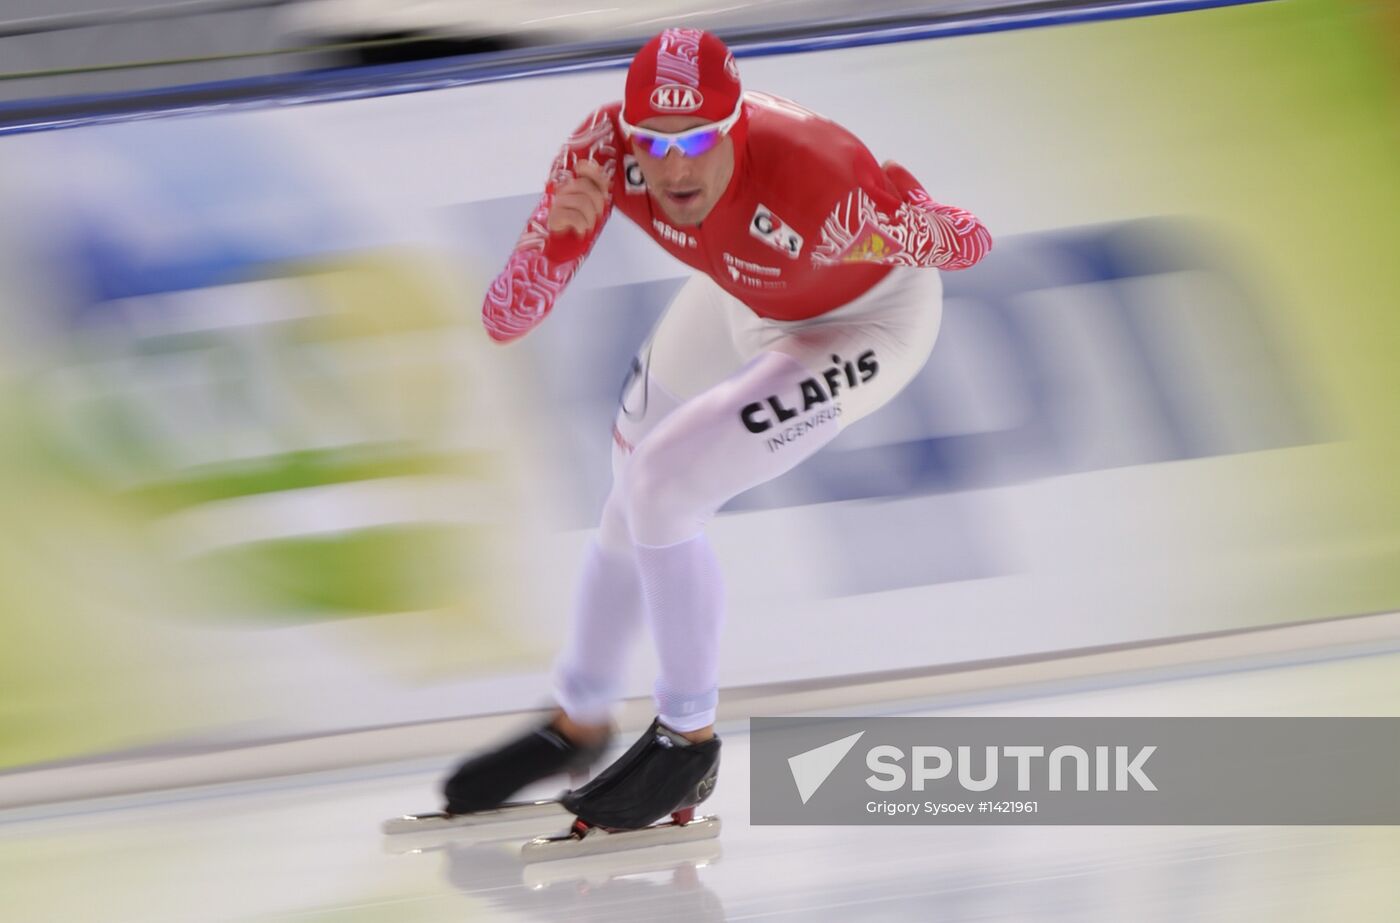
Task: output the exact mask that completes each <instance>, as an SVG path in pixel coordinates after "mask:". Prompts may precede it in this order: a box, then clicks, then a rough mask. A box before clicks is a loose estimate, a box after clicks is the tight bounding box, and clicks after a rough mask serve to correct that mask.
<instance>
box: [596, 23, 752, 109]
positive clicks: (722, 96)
mask: <svg viewBox="0 0 1400 923" xmlns="http://www.w3.org/2000/svg"><path fill="white" fill-rule="evenodd" d="M739 94H740V87H739V68H738V66H737V65H736V64H735V63H734V55H732V54H730V53H729V49H728V48H727V47H725V44H724V42H722V41H720V40H719V38H718V37H717V36H715V35H713V34H711V33H709V32H704V31H702V30H700V29H667V30H666V31H665V32H662V33H661V34H660V35H658V36H656V37H655V38H653V39H652V40H651V41H649V42H647V43H646V44H645V45H643V46H642V50H641V51H639V52H637V56H636V57H635V58H633V59H632V66H631V67H629V68H628V69H627V97H626V102H625V103H624V104H623V108H622V117H623V118H624V119H626V120H627V122H628V123H629V124H631V125H638V124H641V123H642V122H643V121H645V120H646V119H649V118H652V117H654V116H661V115H694V116H699V117H700V118H702V119H706V120H708V121H711V122H718V121H720V120H721V119H724V118H728V117H729V115H730V114H731V113H733V112H734V107H735V106H737V105H738V104H739Z"/></svg>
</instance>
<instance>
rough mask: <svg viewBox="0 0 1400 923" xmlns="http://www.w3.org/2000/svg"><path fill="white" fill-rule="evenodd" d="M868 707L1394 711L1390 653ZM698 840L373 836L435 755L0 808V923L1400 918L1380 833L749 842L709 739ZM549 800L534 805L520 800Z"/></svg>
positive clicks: (738, 782)
mask: <svg viewBox="0 0 1400 923" xmlns="http://www.w3.org/2000/svg"><path fill="white" fill-rule="evenodd" d="M937 704H938V706H939V707H937V708H935V707H934V705H935V703H928V702H924V703H908V702H900V703H894V702H891V703H886V705H885V706H882V707H875V708H865V709H861V711H862V713H866V714H987V715H1394V714H1397V706H1400V654H1397V653H1394V652H1390V651H1384V650H1380V651H1377V652H1373V653H1371V654H1369V655H1364V656H1351V657H1347V658H1345V659H1334V660H1320V661H1315V662H1309V663H1295V664H1293V665H1289V666H1274V667H1270V668H1265V669H1254V670H1249V671H1245V672H1227V673H1206V674H1204V675H1195V676H1190V677H1184V678H1177V679H1173V680H1169V681H1162V680H1153V681H1147V682H1134V681H1131V678H1130V679H1129V681H1126V682H1125V681H1122V680H1121V679H1120V680H1117V681H1113V682H1112V683H1111V684H1109V683H1103V684H1099V685H1098V687H1097V688H1082V689H1080V690H1079V691H1075V692H1072V693H1070V694H1063V695H1056V696H1048V697H1037V698H1022V699H1004V700H1001V701H982V702H969V701H962V702H958V703H954V704H948V703H937ZM720 731H721V734H722V735H723V736H724V740H725V745H724V764H723V770H722V772H721V775H720V782H719V786H718V789H717V791H716V793H715V795H714V797H713V798H712V799H711V800H710V801H709V802H707V804H706V806H705V810H706V811H707V812H708V813H716V814H719V815H720V816H721V817H722V818H723V821H724V825H725V827H724V832H723V833H722V835H721V837H720V839H719V840H718V841H711V842H707V843H698V844H688V845H681V846H668V847H662V848H656V849H651V850H645V851H637V852H631V853H619V854H614V855H610V856H600V857H590V858H578V859H569V860H563V861H557V862H548V863H540V864H534V865H522V864H521V863H520V861H519V859H518V858H517V857H516V855H515V850H517V849H518V846H519V844H520V843H521V842H523V841H524V840H525V839H528V838H529V837H531V836H534V835H538V834H542V833H549V832H554V831H555V830H557V829H559V828H561V827H562V824H561V823H559V822H557V821H556V822H551V821H544V822H541V821H534V822H533V823H519V824H515V825H511V826H495V827H488V828H479V829H476V830H458V831H453V832H445V833H439V834H417V835H411V836H399V837H385V836H383V835H382V834H381V833H380V832H379V823H380V821H381V820H383V819H385V818H387V817H391V816H394V815H398V814H402V813H405V812H413V811H425V810H433V809H436V807H437V804H436V801H435V798H434V795H433V791H434V785H435V782H436V779H437V777H438V775H439V774H440V772H441V771H442V769H443V768H445V761H444V760H434V761H418V762H415V763H412V764H395V765H386V766H378V767H373V768H368V769H358V770H354V771H343V772H339V773H324V774H317V775H304V776H297V777H290V778H280V779H269V780H263V781H257V782H250V783H239V784H231V785H227V786H219V787H211V788H204V789H197V790H185V791H174V792H164V793H155V794H149V795H142V796H132V797H124V798H116V799H106V800H102V801H90V802H82V803H73V804H64V805H50V806H43V807H33V808H25V809H18V810H11V811H8V812H3V813H0V907H2V908H3V911H0V918H2V919H4V920H6V921H11V920H13V921H25V923H29V921H62V923H79V921H108V923H115V921H140V923H166V921H171V923H175V921H179V923H188V921H205V920H253V921H331V920H334V921H342V920H344V921H354V923H366V921H380V920H383V921H403V923H418V921H438V920H443V921H446V920H452V921H465V920H519V921H524V920H569V921H587V920H598V921H618V923H620V921H633V920H636V921H641V920H646V921H657V920H665V921H673V923H681V921H691V920H804V921H806V920H819V921H825V920H861V921H865V920H870V921H889V920H929V921H942V923H954V921H958V923H964V921H1025V923H1029V921H1047V923H1049V921H1076V923H1096V921H1104V923H1109V921H1112V923H1122V921H1134V923H1153V921H1161V923H1181V921H1205V920H1219V921H1227V920H1228V921H1252V920H1268V921H1275V923H1290V921H1348V923H1355V921H1370V920H1376V921H1383V920H1387V921H1388V920H1395V919H1400V876H1398V875H1396V874H1395V869H1396V868H1397V866H1400V829H1397V828H1392V827H1292V828H1286V827H1030V826H1026V827H996V828H994V827H977V826H947V827H906V828H892V827H751V826H749V824H748V812H749V804H748V779H747V772H748V756H749V754H748V744H749V741H748V737H747V732H746V727H745V726H744V725H736V726H728V727H726V726H721V727H720ZM549 794H552V792H551V791H549V790H545V791H543V792H540V793H539V795H538V796H539V797H544V796H547V795H549Z"/></svg>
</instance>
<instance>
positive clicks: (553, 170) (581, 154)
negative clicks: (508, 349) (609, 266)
mask: <svg viewBox="0 0 1400 923" xmlns="http://www.w3.org/2000/svg"><path fill="white" fill-rule="evenodd" d="M614 108H615V107H613V106H605V107H603V108H602V109H598V110H597V111H595V112H594V113H592V114H591V115H590V116H589V117H588V118H586V119H584V121H583V124H582V125H580V126H579V127H578V128H577V129H576V130H575V131H574V133H573V134H572V135H571V136H570V137H569V140H568V141H566V142H565V143H564V147H563V149H562V150H561V151H560V152H559V156H558V157H556V158H555V159H554V164H553V165H552V166H551V167H550V170H549V181H548V182H547V183H546V184H545V190H544V195H543V196H541V197H540V201H539V204H538V205H536V206H535V210H534V212H532V213H531V215H530V220H529V221H527V222H526V224H525V230H524V232H523V233H522V234H521V235H520V239H519V240H518V241H516V244H515V250H514V251H512V253H511V255H510V258H509V259H507V260H506V266H505V269H503V270H501V273H500V275H498V276H496V278H495V280H494V281H492V283H491V287H490V288H488V289H487V290H486V300H485V302H484V303H483V304H482V306H481V321H482V323H483V324H484V325H485V326H486V332H487V334H489V335H490V337H491V339H493V340H495V341H496V342H498V343H509V342H510V341H511V340H515V339H519V338H520V337H522V336H524V335H525V334H527V333H529V332H530V331H531V330H533V329H534V328H535V327H536V326H537V325H538V324H539V323H540V321H542V320H544V318H545V316H546V315H547V314H549V312H550V310H551V309H553V307H554V302H555V300H556V299H557V298H558V297H559V294H560V293H561V292H563V291H564V287H565V286H567V285H568V284H569V280H570V279H572V278H573V277H574V274H575V273H576V272H578V268H579V267H580V266H582V265H583V261H584V259H585V258H586V257H587V256H588V253H589V251H590V250H592V249H593V244H594V242H596V241H597V239H598V235H599V234H600V233H601V232H602V230H603V225H604V224H606V223H607V220H608V215H609V214H611V212H612V199H611V198H609V199H608V202H607V204H606V205H604V207H603V214H602V215H601V216H600V217H599V219H598V223H597V224H596V225H594V226H593V230H592V231H590V232H589V233H588V234H587V235H586V236H584V237H579V236H577V235H575V234H573V233H572V232H566V233H563V234H550V233H549V231H548V230H547V229H546V227H545V220H546V219H547V218H548V217H549V209H550V206H551V205H553V203H554V191H555V190H556V189H557V188H558V187H560V186H561V185H563V184H564V183H566V182H568V181H569V180H571V179H573V178H574V176H575V173H574V169H575V166H576V165H577V164H578V162H579V160H581V159H587V160H592V161H593V162H594V163H596V164H598V165H599V166H600V167H602V168H603V172H604V173H606V174H607V176H608V178H609V180H612V179H614V178H615V177H616V175H617V164H618V159H619V157H620V153H619V147H618V142H617V124H616V122H615V121H614V120H613V116H612V112H613V109H614Z"/></svg>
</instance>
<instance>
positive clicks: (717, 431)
mask: <svg viewBox="0 0 1400 923" xmlns="http://www.w3.org/2000/svg"><path fill="white" fill-rule="evenodd" d="M812 380H813V371H812V370H811V369H809V368H808V367H806V366H804V365H802V364H801V363H799V362H798V361H797V360H795V359H793V358H792V357H791V356H789V355H785V354H784V353H781V352H763V353H760V354H759V355H757V356H755V357H754V358H753V359H751V360H750V361H749V362H748V363H747V364H746V365H744V367H743V368H741V369H740V370H739V371H737V372H735V373H734V374H732V375H730V376H729V377H728V378H726V379H724V380H723V381H721V382H719V383H718V384H716V385H714V386H712V387H710V388H709V389H707V390H705V391H704V392H702V393H700V394H698V395H696V396H695V397H692V398H691V399H689V400H687V401H685V402H683V403H682V404H681V405H680V406H679V407H676V408H675V409H674V410H673V411H672V412H671V413H670V414H668V415H667V416H666V417H665V418H664V419H662V420H661V421H659V422H658V423H657V424H656V426H655V427H654V428H653V429H652V430H651V432H649V433H648V434H647V436H646V438H645V439H643V440H642V441H641V442H640V443H639V444H638V445H637V446H636V449H635V450H634V452H633V453H632V455H631V456H630V458H629V459H628V461H627V463H626V465H625V466H624V467H623V469H622V470H621V472H620V477H619V480H618V484H617V486H616V487H615V493H616V494H617V495H618V496H619V497H621V498H623V503H624V505H625V509H626V515H627V521H628V523H629V526H630V530H631V534H632V536H633V538H634V540H635V541H637V542H639V543H641V544H643V545H654V546H662V545H670V544H674V543H676V542H681V541H685V540H686V539H689V538H691V537H693V536H694V535H696V534H698V533H699V532H700V531H701V530H702V529H703V528H704V525H705V523H706V522H707V521H708V520H709V518H710V517H711V516H713V515H714V513H715V512H716V511H717V510H718V509H719V507H720V506H722V505H723V504H724V503H725V502H727V501H728V500H730V499H731V498H733V497H735V496H737V495H739V494H741V493H743V492H744V491H746V490H748V489H750V488H752V487H756V486H757V485H759V484H762V483H764V482H766V481H769V480H771V479H773V478H775V477H777V476H779V475H781V474H783V473H784V472H786V471H788V470H791V469H792V468H793V467H794V466H796V465H797V464H799V463H800V462H802V461H803V460H804V459H806V458H808V457H810V456H811V455H812V454H813V453H814V452H816V451H817V450H818V449H819V448H821V447H822V446H823V445H825V444H826V443H827V442H829V441H830V440H831V439H832V438H834V437H835V435H836V434H837V432H838V431H839V430H840V422H839V419H838V415H837V413H836V412H835V411H834V410H833V409H832V407H831V406H829V402H827V403H814V404H812V405H809V406H807V407H803V404H802V395H803V393H804V391H805V390H806V383H808V382H810V381H812Z"/></svg>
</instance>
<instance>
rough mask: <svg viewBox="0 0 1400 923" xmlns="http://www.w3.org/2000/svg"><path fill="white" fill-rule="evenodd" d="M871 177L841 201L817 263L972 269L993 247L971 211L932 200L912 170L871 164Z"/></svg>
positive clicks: (816, 251)
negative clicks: (878, 167)
mask: <svg viewBox="0 0 1400 923" xmlns="http://www.w3.org/2000/svg"><path fill="white" fill-rule="evenodd" d="M864 172H867V173H869V174H870V175H869V176H865V177H862V178H861V181H860V182H859V183H858V184H857V186H856V188H854V189H852V190H851V191H850V192H849V193H847V194H846V195H845V196H843V197H842V198H841V199H839V200H838V201H837V202H836V205H835V207H834V208H833V209H832V211H831V213H830V214H829V215H828V216H827V218H826V220H825V221H824V222H823V223H822V235H821V237H822V239H821V243H820V244H819V245H818V246H817V247H816V248H815V249H814V250H813V251H812V262H814V263H817V264H818V265H833V264H836V263H847V262H865V263H883V264H885V265H889V266H933V267H937V268H939V269H967V268H968V267H969V266H973V265H975V264H976V263H977V262H978V261H979V260H981V259H982V257H984V256H986V255H987V251H989V250H991V249H992V235H991V234H990V233H988V232H987V229H986V227H985V226H983V224H982V222H980V221H978V220H977V218H976V216H974V215H973V214H972V213H971V212H968V211H964V210H963V209H961V208H955V207H953V206H951V205H940V204H939V203H937V202H935V201H933V199H932V198H931V197H930V196H929V194H928V193H927V192H926V191H924V187H923V186H921V185H919V181H918V180H916V179H915V178H914V177H913V176H912V175H911V174H910V173H909V171H908V170H906V169H904V168H903V167H901V166H900V165H899V164H896V163H893V162H891V163H888V164H887V166H886V168H885V169H884V171H883V172H881V171H879V170H878V169H877V168H875V167H874V166H873V164H872V165H871V167H870V168H868V169H867V170H866V171H864Z"/></svg>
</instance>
